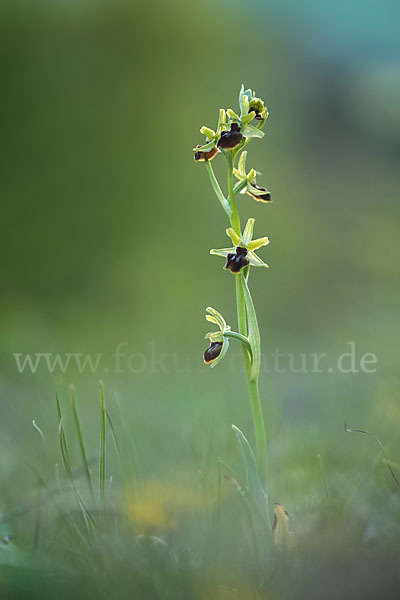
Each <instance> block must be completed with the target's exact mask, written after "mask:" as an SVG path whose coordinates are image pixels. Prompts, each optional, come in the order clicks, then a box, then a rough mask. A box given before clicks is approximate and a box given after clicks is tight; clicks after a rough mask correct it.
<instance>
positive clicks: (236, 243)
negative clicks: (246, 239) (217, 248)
mask: <svg viewBox="0 0 400 600" xmlns="http://www.w3.org/2000/svg"><path fill="white" fill-rule="evenodd" d="M226 235H227V236H229V237H230V238H231V240H232V244H233V245H234V246H239V244H240V236H238V234H237V233H236V231H235V230H234V229H232V227H229V229H227V230H226Z"/></svg>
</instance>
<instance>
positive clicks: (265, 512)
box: [232, 425, 272, 532]
mask: <svg viewBox="0 0 400 600" xmlns="http://www.w3.org/2000/svg"><path fill="white" fill-rule="evenodd" d="M232 429H233V431H234V433H235V435H236V439H237V441H238V443H239V447H240V452H241V455H242V461H243V466H244V470H245V474H246V486H247V488H248V490H249V494H250V495H251V497H252V498H253V500H254V503H255V505H256V507H257V510H258V512H259V515H260V517H261V518H262V520H263V522H264V523H265V525H266V527H267V529H268V531H269V532H272V529H271V521H270V518H269V508H268V496H267V494H266V492H265V490H264V488H263V486H262V484H261V480H260V477H259V474H258V467H257V461H256V457H255V456H254V452H253V450H252V449H251V446H250V444H249V442H248V440H247V438H246V436H245V435H244V434H243V432H242V431H240V429H239V428H238V427H236V426H235V425H232Z"/></svg>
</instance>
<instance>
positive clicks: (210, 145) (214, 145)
mask: <svg viewBox="0 0 400 600" xmlns="http://www.w3.org/2000/svg"><path fill="white" fill-rule="evenodd" d="M228 127H229V125H228V124H227V122H226V113H225V111H224V109H223V108H221V109H220V111H219V118H218V125H217V131H214V130H213V129H210V128H209V127H206V126H205V125H203V127H202V128H201V129H200V133H202V134H203V135H205V136H206V143H205V144H204V145H203V146H196V148H193V151H194V153H195V155H194V159H195V161H204V160H211V159H212V158H214V156H216V155H217V154H218V152H219V148H218V142H219V140H220V137H221V133H222V132H223V131H225V130H226V129H227V128H228Z"/></svg>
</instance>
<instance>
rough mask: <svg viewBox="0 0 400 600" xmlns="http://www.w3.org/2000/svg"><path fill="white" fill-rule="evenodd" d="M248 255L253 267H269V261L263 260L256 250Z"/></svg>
mask: <svg viewBox="0 0 400 600" xmlns="http://www.w3.org/2000/svg"><path fill="white" fill-rule="evenodd" d="M248 257H249V260H250V264H251V266H252V267H265V268H266V269H268V265H267V263H265V262H263V261H262V260H261V258H260V257H259V256H257V254H255V253H254V252H250V251H249V253H248Z"/></svg>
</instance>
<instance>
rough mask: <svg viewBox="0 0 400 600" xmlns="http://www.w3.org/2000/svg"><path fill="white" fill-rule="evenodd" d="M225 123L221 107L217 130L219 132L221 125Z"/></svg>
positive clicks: (224, 115)
mask: <svg viewBox="0 0 400 600" xmlns="http://www.w3.org/2000/svg"><path fill="white" fill-rule="evenodd" d="M225 123H226V114H225V111H224V109H223V108H220V109H219V117H218V125H217V132H218V134H219V133H221V129H222V126H223V125H224V124H225Z"/></svg>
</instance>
